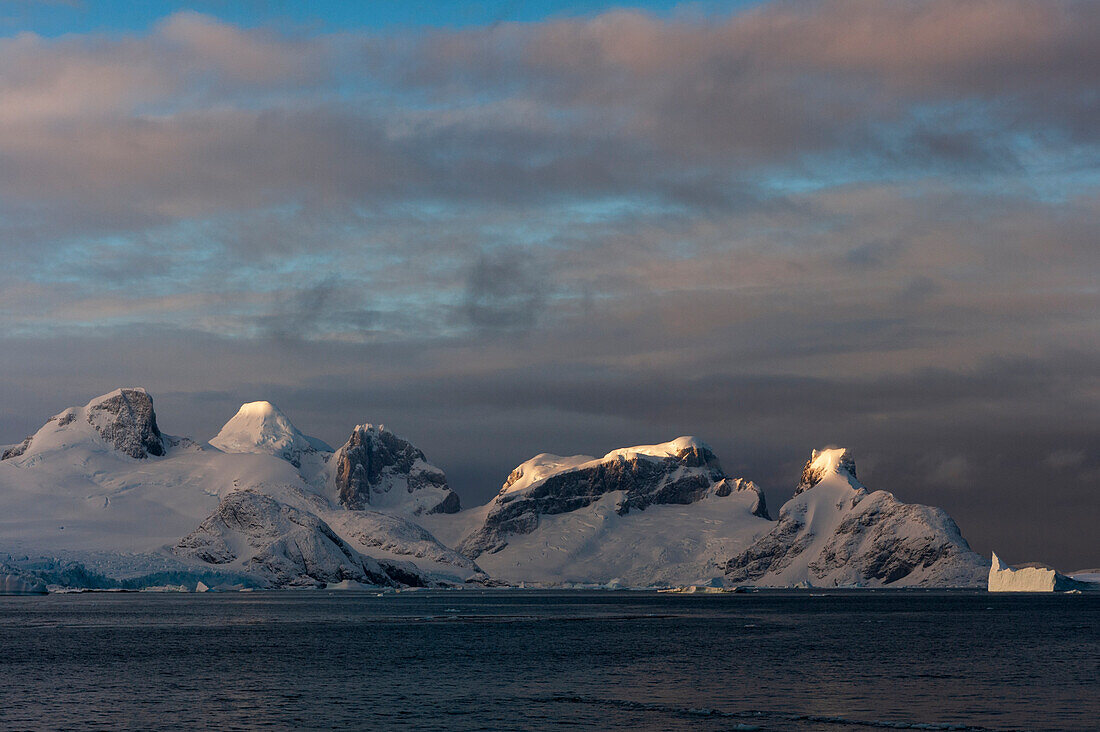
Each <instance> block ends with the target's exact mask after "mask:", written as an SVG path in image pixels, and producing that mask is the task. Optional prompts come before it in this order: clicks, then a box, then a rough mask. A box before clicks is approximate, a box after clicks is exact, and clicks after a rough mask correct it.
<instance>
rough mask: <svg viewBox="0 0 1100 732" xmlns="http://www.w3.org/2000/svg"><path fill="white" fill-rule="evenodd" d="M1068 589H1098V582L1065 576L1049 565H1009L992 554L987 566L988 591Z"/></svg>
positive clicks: (1062, 590)
mask: <svg viewBox="0 0 1100 732" xmlns="http://www.w3.org/2000/svg"><path fill="white" fill-rule="evenodd" d="M1070 590H1100V584H1097V583H1093V582H1082V581H1080V580H1076V579H1073V578H1072V577H1067V576H1066V575H1064V574H1062V573H1060V572H1058V571H1057V570H1054V569H1051V568H1050V567H1034V566H1032V567H1020V568H1018V569H1016V568H1013V567H1010V566H1009V565H1007V564H1005V563H1004V562H1003V561H1001V558H1000V557H998V556H997V555H996V554H994V555H993V564H992V565H991V566H990V567H989V591H990V592H1069V591H1070Z"/></svg>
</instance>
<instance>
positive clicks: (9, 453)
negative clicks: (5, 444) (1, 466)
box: [0, 437, 31, 460]
mask: <svg viewBox="0 0 1100 732" xmlns="http://www.w3.org/2000/svg"><path fill="white" fill-rule="evenodd" d="M30 446H31V438H30V437H27V438H24V439H23V441H22V442H20V443H19V444H18V445H14V446H12V447H9V448H8V449H7V450H4V452H3V454H2V455H0V460H10V459H11V458H16V457H19V456H20V455H22V454H23V453H25V452H26V451H27V448H28V447H30Z"/></svg>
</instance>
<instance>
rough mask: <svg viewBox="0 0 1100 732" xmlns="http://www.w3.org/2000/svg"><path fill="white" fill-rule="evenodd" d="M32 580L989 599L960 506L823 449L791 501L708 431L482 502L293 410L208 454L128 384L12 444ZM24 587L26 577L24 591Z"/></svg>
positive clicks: (612, 456)
mask: <svg viewBox="0 0 1100 732" xmlns="http://www.w3.org/2000/svg"><path fill="white" fill-rule="evenodd" d="M0 562H2V564H0V569H2V570H3V572H2V574H3V575H4V577H5V578H6V579H5V582H7V583H8V584H9V585H11V586H12V587H26V588H40V586H41V585H43V584H48V585H51V586H53V587H84V588H88V587H91V588H134V589H140V588H152V587H183V588H185V589H195V588H200V589H202V588H205V587H214V588H218V587H222V588H249V587H256V588H283V587H326V586H334V585H335V586H351V587H354V586H371V587H379V586H381V587H396V588H400V587H409V586H416V587H440V586H462V585H475V586H493V585H500V584H506V585H519V584H526V585H537V586H594V585H600V586H622V587H665V586H685V585H700V584H706V585H711V586H726V587H732V586H740V585H757V586H821V587H837V586H892V587H893V586H903V587H907V586H919V587H943V586H967V587H970V586H982V585H984V584H985V583H986V580H987V575H988V572H989V566H990V563H989V561H988V560H986V559H984V558H983V557H981V556H979V555H978V554H976V553H975V552H973V551H972V550H971V549H970V547H969V545H968V544H967V542H966V540H965V539H964V538H963V537H962V534H961V533H960V531H959V528H958V527H957V526H956V525H955V522H954V521H952V520H951V518H950V517H949V516H948V515H947V514H946V513H944V512H943V511H942V510H941V509H938V508H932V507H928V506H922V505H916V504H906V503H902V502H901V501H899V500H897V498H895V497H894V496H893V495H892V494H890V493H888V492H886V491H881V490H880V491H871V490H870V489H868V488H867V487H865V486H864V485H863V484H862V483H861V482H860V480H859V479H858V477H857V475H856V466H855V461H854V460H853V458H852V455H851V454H850V453H849V451H847V450H844V449H825V450H820V451H817V450H815V451H814V452H813V453H812V455H811V457H810V459H809V460H808V461H807V463H806V466H805V469H804V470H803V473H802V475H801V479H800V481H799V483H798V485H797V487H796V489H795V491H794V495H793V496H792V498H791V499H790V500H789V501H787V502H786V503H785V504H784V505H783V506H781V507H780V508H779V510H778V512H777V513H775V514H774V518H773V514H772V513H771V512H770V511H769V507H768V506H767V504H766V502H765V499H764V494H763V492H762V491H761V489H760V488H759V487H758V486H757V485H756V484H755V483H753V482H752V481H751V480H748V479H746V478H743V477H736V476H731V475H727V474H726V473H725V471H724V470H723V468H722V465H721V463H720V461H719V459H718V456H716V455H715V454H714V452H713V450H712V449H711V448H710V447H709V446H707V444H706V443H704V442H703V441H701V440H699V439H697V438H694V437H679V438H676V439H674V440H671V441H669V442H665V443H661V444H656V445H644V446H637V447H627V448H622V449H618V450H613V451H612V452H609V453H607V454H606V455H604V456H603V457H594V456H588V455H574V456H559V455H551V454H547V453H543V454H540V455H536V456H534V457H532V458H531V459H530V460H528V461H526V462H524V463H522V464H521V465H519V466H517V467H516V468H515V469H514V470H513V471H512V472H511V474H510V475H508V477H507V478H506V479H505V481H504V483H503V486H502V487H501V489H500V491H499V493H497V495H496V496H495V497H494V498H493V499H492V500H491V501H489V503H487V504H486V505H484V506H477V507H473V508H467V509H463V508H462V504H461V501H460V499H459V496H458V494H457V493H455V492H454V491H453V490H451V488H450V487H449V486H448V484H447V478H446V475H445V473H444V472H443V471H442V470H441V469H439V468H438V467H436V466H434V465H432V464H431V463H430V462H429V461H428V459H427V457H426V456H425V455H424V453H423V452H422V451H421V450H420V449H418V448H417V447H415V446H414V445H412V444H411V443H409V442H408V441H407V440H404V439H402V438H401V437H399V436H397V435H396V434H394V433H393V432H391V431H389V430H387V429H386V428H385V427H384V426H382V425H372V424H361V425H356V426H355V427H354V428H352V430H351V431H350V434H349V436H348V438H347V440H346V441H345V442H344V443H343V444H342V445H340V446H339V447H337V448H335V449H334V448H332V447H331V446H329V445H327V444H326V443H325V442H323V441H322V440H319V439H317V438H313V437H309V436H307V435H304V434H303V433H301V432H300V431H299V430H298V429H297V428H296V427H295V426H294V425H293V424H292V423H291V421H290V420H289V419H288V418H287V416H286V415H285V414H283V413H282V412H281V411H280V410H279V409H278V408H277V407H276V406H275V405H273V404H271V403H269V402H263V401H261V402H251V403H248V404H244V405H242V406H241V408H240V410H239V411H238V412H237V414H236V415H234V416H233V417H232V418H231V419H230V420H229V421H228V422H227V423H226V424H225V426H224V427H223V428H222V429H221V430H220V431H219V432H218V434H217V435H215V436H214V437H213V438H211V439H210V440H209V441H207V442H202V441H199V440H195V439H191V438H186V437H175V436H171V435H167V434H164V433H163V432H161V430H160V428H159V426H158V424H157V416H156V412H155V410H154V408H153V399H152V397H151V396H150V395H149V394H148V393H147V392H146V391H145V390H144V389H141V388H125V389H119V390H116V391H114V392H111V393H110V394H105V395H103V396H100V397H97V398H95V399H93V400H91V401H90V402H88V403H87V404H86V405H84V406H82V407H71V408H68V409H65V410H64V411H62V412H60V413H59V414H57V415H55V416H53V417H51V418H50V419H49V420H47V421H46V423H45V425H43V427H42V428H41V429H39V430H38V431H37V432H36V433H35V434H34V435H31V436H29V437H27V438H26V439H25V440H23V441H22V442H20V443H18V444H15V445H11V446H8V447H6V448H2V450H0ZM20 583H21V584H20Z"/></svg>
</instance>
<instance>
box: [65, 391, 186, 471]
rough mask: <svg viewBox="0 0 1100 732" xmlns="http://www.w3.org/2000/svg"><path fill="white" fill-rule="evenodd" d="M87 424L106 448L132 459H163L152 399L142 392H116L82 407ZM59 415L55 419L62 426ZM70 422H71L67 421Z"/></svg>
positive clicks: (161, 438)
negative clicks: (104, 442) (113, 449)
mask: <svg viewBox="0 0 1100 732" xmlns="http://www.w3.org/2000/svg"><path fill="white" fill-rule="evenodd" d="M86 413H87V419H88V424H90V425H92V427H94V428H95V430H96V432H98V433H99V435H100V437H102V438H103V439H104V440H105V441H106V442H107V443H108V444H109V445H111V446H112V447H114V448H115V449H116V450H118V451H119V452H122V453H125V454H127V455H129V456H130V457H132V458H137V459H139V460H140V459H144V458H147V457H149V456H150V455H157V456H161V455H164V452H165V451H164V438H163V436H162V435H161V433H160V429H159V428H158V427H157V415H156V412H154V411H153V399H152V397H150V396H149V394H147V393H146V391H145V390H144V389H141V388H137V389H119V390H118V391H114V392H111V393H110V394H107V395H106V396H103V397H100V398H99V399H98V400H96V401H94V402H92V403H90V404H89V405H88V406H87V407H86ZM64 418H66V415H65V414H64V413H63V414H62V415H59V416H58V421H59V425H62V426H63V423H62V422H61V420H62V419H64ZM69 421H71V420H69Z"/></svg>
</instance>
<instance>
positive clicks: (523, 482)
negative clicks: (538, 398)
mask: <svg viewBox="0 0 1100 732" xmlns="http://www.w3.org/2000/svg"><path fill="white" fill-rule="evenodd" d="M690 451H694V452H706V453H709V454H711V455H713V451H712V450H711V449H710V446H709V445H707V444H706V443H705V442H703V441H702V440H699V439H697V438H695V437H677V438H676V439H675V440H670V441H668V442H662V443H660V444H657V445H638V446H635V447H622V448H619V449H617V450H612V451H611V452H609V453H607V454H606V455H604V456H603V457H602V458H597V457H593V456H591V455H571V456H563V455H552V454H550V453H547V452H544V453H540V454H538V455H536V456H535V457H533V458H531V459H530V460H528V461H526V462H524V463H521V464H520V465H518V466H517V467H516V469H515V470H513V471H512V473H511V475H509V476H508V479H507V480H506V481H504V487H502V488H501V489H500V493H499V495H505V494H509V493H518V492H520V491H524V490H527V489H528V488H531V487H532V486H534V485H537V484H539V483H541V482H542V481H544V480H546V479H547V478H550V477H551V476H554V475H557V474H559V473H564V472H567V471H570V470H583V469H585V468H589V467H593V466H595V465H598V464H600V463H606V462H610V461H613V460H626V461H631V460H637V459H638V458H655V459H665V458H677V457H679V456H680V455H681V454H683V453H685V452H690ZM715 461H717V459H715Z"/></svg>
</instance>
